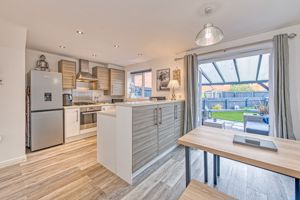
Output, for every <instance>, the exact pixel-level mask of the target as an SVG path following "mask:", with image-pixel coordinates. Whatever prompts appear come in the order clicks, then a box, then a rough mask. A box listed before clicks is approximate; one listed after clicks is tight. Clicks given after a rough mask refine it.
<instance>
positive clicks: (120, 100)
mask: <svg viewBox="0 0 300 200" xmlns="http://www.w3.org/2000/svg"><path fill="white" fill-rule="evenodd" d="M111 102H112V103H122V102H124V99H112V100H111Z"/></svg>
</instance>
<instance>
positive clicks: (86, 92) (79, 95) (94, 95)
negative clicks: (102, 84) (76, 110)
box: [64, 82, 112, 102]
mask: <svg viewBox="0 0 300 200" xmlns="http://www.w3.org/2000/svg"><path fill="white" fill-rule="evenodd" d="M76 84H77V88H76V89H73V90H64V93H67V94H72V95H73V102H91V101H94V102H111V99H112V98H111V96H107V95H104V91H103V90H92V89H91V88H90V87H89V85H88V84H87V83H81V82H77V83H76Z"/></svg>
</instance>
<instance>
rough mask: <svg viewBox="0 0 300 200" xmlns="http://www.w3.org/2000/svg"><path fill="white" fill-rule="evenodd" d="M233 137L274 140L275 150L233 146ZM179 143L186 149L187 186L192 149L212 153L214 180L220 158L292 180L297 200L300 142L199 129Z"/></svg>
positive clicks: (299, 175) (299, 197)
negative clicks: (293, 180)
mask: <svg viewBox="0 0 300 200" xmlns="http://www.w3.org/2000/svg"><path fill="white" fill-rule="evenodd" d="M235 135H241V136H247V137H252V138H256V139H262V140H270V141H273V142H274V143H275V145H276V146H277V149H278V151H270V150H265V149H260V148H257V147H252V146H245V145H241V144H235V143H233V138H234V136H235ZM178 143H179V144H181V145H184V146H185V157H186V159H185V166H186V184H187V185H188V184H189V182H190V180H191V162H190V148H194V149H199V150H202V151H204V152H209V153H212V154H214V165H213V166H214V167H213V168H214V169H213V172H214V179H216V178H215V177H216V174H218V167H217V166H218V157H223V158H227V159H230V160H234V161H238V162H241V163H245V164H248V165H252V166H255V167H259V168H262V169H265V170H269V171H272V172H275V173H279V174H283V175H286V176H289V177H292V178H294V179H295V199H296V200H300V181H299V180H300V141H294V140H286V139H281V138H275V137H270V136H261V135H254V134H248V133H243V132H237V131H231V130H225V129H217V128H211V127H200V128H196V129H194V130H192V131H191V132H189V133H187V134H186V135H184V136H182V137H181V138H179V140H178ZM214 182H216V180H214Z"/></svg>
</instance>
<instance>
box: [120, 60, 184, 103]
mask: <svg viewBox="0 0 300 200" xmlns="http://www.w3.org/2000/svg"><path fill="white" fill-rule="evenodd" d="M174 58H175V57H174V56H170V57H164V58H158V59H155V60H151V61H149V62H145V63H139V64H134V65H129V66H126V67H125V70H126V74H127V79H128V74H129V73H130V72H134V71H139V70H146V69H152V96H166V97H167V98H171V96H172V93H171V91H157V89H156V71H157V70H158V69H166V68H170V72H171V79H172V77H173V73H172V72H173V70H175V69H177V68H178V69H180V70H181V86H180V88H178V89H177V90H176V96H177V98H180V99H182V98H184V84H183V83H184V79H183V78H184V75H183V60H179V61H177V62H176V61H174ZM127 79H126V80H127ZM127 84H128V81H127ZM127 84H126V85H127ZM127 89H128V87H126V94H127Z"/></svg>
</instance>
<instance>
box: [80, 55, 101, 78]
mask: <svg viewBox="0 0 300 200" xmlns="http://www.w3.org/2000/svg"><path fill="white" fill-rule="evenodd" d="M76 80H77V81H81V82H94V81H97V79H96V78H95V77H94V76H93V75H92V74H90V72H89V61H88V60H83V59H80V60H79V72H78V74H77V76H76Z"/></svg>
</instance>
